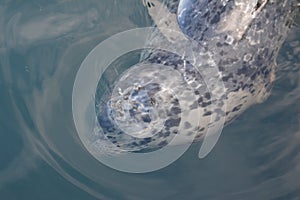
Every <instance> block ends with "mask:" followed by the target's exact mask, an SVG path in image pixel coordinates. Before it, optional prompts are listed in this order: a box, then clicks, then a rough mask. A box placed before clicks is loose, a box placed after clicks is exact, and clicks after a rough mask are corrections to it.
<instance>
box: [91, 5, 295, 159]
mask: <svg viewBox="0 0 300 200" xmlns="http://www.w3.org/2000/svg"><path fill="white" fill-rule="evenodd" d="M142 2H143V3H144V5H145V6H146V7H147V9H148V12H149V15H150V16H151V17H152V19H153V21H154V25H155V26H156V27H157V28H158V29H157V31H154V32H153V34H152V35H151V37H150V38H149V41H148V45H149V47H151V48H150V50H147V51H145V52H144V53H143V56H142V57H141V60H140V62H139V63H138V64H136V65H134V66H132V67H131V68H130V69H128V70H126V71H124V72H123V73H122V74H120V76H119V77H118V78H117V79H116V80H115V82H114V83H113V84H112V85H108V86H107V90H105V91H103V89H101V88H100V86H101V84H100V85H99V89H98V90H97V93H98V94H97V95H96V100H95V108H96V112H97V122H98V126H97V128H96V129H95V135H97V142H95V144H94V145H97V146H98V148H100V151H103V152H104V154H105V153H108V152H111V151H112V150H111V147H117V148H118V152H122V151H126V152H136V153H138V152H145V151H146V152H149V151H154V150H157V149H159V148H162V147H164V146H166V145H168V144H169V143H170V141H172V139H173V138H174V137H175V136H176V135H178V134H181V135H183V136H184V137H186V138H189V137H193V141H194V142H198V141H200V140H202V139H203V136H204V135H205V134H207V130H208V128H209V127H213V126H214V124H217V123H218V122H219V121H220V120H222V119H225V121H224V123H225V125H226V124H229V123H230V122H231V121H233V120H234V119H235V118H236V117H237V116H239V115H240V114H241V113H242V112H243V111H245V110H246V109H247V108H249V107H250V106H251V105H254V104H256V103H260V102H263V101H264V100H265V99H266V98H267V97H268V96H269V94H270V92H271V89H272V86H273V83H274V80H275V70H276V57H277V54H278V50H279V49H280V47H281V45H282V43H283V42H284V40H285V38H286V36H287V33H288V30H289V29H290V27H291V24H292V20H293V17H294V15H295V12H296V8H297V3H296V1H294V0H249V1H240V0H220V1H211V0H202V1H192V0H180V1H179V0H168V1H164V2H162V1H160V0H152V1H148V0H142ZM187 44H189V47H187V46H186V45H187ZM163 47H168V49H173V50H174V51H172V52H168V51H165V50H161V49H164V48H163ZM188 49H192V52H190V51H188ZM182 50H183V51H182ZM185 50H186V51H185ZM176 52H183V53H184V55H183V56H182V55H178V54H176ZM191 54H192V55H191ZM215 69H217V71H215ZM218 79H221V80H222V84H221V85H218V84H216V82H215V81H214V80H218ZM102 86H103V85H102ZM214 97H218V98H214ZM195 113H196V116H197V118H196V120H197V122H198V123H196V124H195V123H191V121H193V120H195V119H194V116H195ZM179 126H180V127H184V129H182V128H181V129H179ZM185 142H186V140H182V141H178V142H177V143H176V144H178V145H180V144H183V143H185ZM115 152H116V151H115V150H114V152H113V153H115Z"/></svg>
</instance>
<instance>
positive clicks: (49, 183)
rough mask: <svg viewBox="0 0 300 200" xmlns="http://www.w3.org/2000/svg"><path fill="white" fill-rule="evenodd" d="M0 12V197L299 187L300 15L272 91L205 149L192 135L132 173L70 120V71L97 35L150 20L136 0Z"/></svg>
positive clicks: (3, 6) (283, 193) (297, 192)
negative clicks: (187, 144)
mask: <svg viewBox="0 0 300 200" xmlns="http://www.w3.org/2000/svg"><path fill="white" fill-rule="evenodd" d="M0 15H1V17H0V27H1V30H2V31H1V34H0V92H1V99H0V100H1V105H2V112H1V113H0V136H1V140H0V141H1V145H0V197H1V198H3V199H53V198H56V197H57V199H59V198H60V199H97V198H98V199H141V198H143V199H154V198H157V199H166V198H173V199H177V198H178V199H182V198H184V197H185V198H188V199H199V198H201V199H297V198H298V197H299V196H300V182H299V180H300V161H299V160H300V159H299V158H300V157H299V156H300V152H299V150H300V149H299V148H300V147H299V146H300V145H299V141H300V140H299V139H300V121H299V120H300V116H299V113H300V112H299V111H300V107H299V104H298V102H299V100H300V86H299V83H300V80H299V77H300V71H299V69H300V64H299V63H300V56H299V55H300V40H299V34H300V28H299V25H298V26H296V27H294V29H293V31H292V32H291V34H290V36H289V39H288V41H287V42H286V43H285V45H284V47H283V49H282V50H281V53H280V56H279V58H278V65H279V68H278V80H277V82H276V85H275V88H274V90H273V93H272V95H271V97H270V98H269V99H268V100H267V102H265V103H263V104H260V105H257V106H255V107H252V108H251V109H250V110H248V111H247V112H246V113H245V114H243V115H242V116H241V117H240V118H239V119H238V120H236V121H235V122H234V123H233V124H231V125H230V126H229V127H227V128H225V130H224V133H223V135H222V136H221V139H220V141H219V142H218V144H217V146H216V148H215V149H214V150H213V152H212V153H211V154H210V155H209V156H208V157H207V158H205V159H203V160H199V159H198V158H197V151H198V149H199V144H195V145H193V146H192V147H191V149H190V150H189V151H188V152H187V153H186V154H185V155H184V156H183V157H182V158H181V159H179V160H178V161H177V162H175V163H174V164H173V165H171V166H169V167H168V168H165V169H163V170H160V171H157V172H154V173H149V174H143V175H132V174H125V173H120V172H117V171H114V170H112V169H109V168H107V167H105V166H103V165H102V164H100V163H99V162H97V161H96V160H95V159H94V158H93V157H91V156H90V155H89V154H88V153H87V152H86V150H85V148H84V147H83V146H82V144H81V142H80V140H79V139H78V136H77V133H76V131H75V128H74V124H73V119H72V111H71V109H72V108H71V101H72V99H71V96H72V87H73V83H74V79H75V75H76V72H77V70H78V68H79V66H80V64H81V62H82V61H83V59H84V58H85V57H86V55H87V54H88V53H89V52H90V50H91V49H93V47H94V46H95V45H97V44H98V43H99V42H101V41H103V40H104V39H106V38H108V37H109V36H110V35H113V34H115V33H118V32H121V31H124V30H128V29H131V28H134V27H141V26H149V25H150V24H151V20H150V19H149V17H148V16H147V15H145V9H144V7H143V6H142V3H141V2H140V0H134V1H133V0H132V1H128V0H122V1H121V0H101V1H99V0H89V1H85V2H84V3H83V2H82V1H79V0H76V1H75V0H72V1H70V0H65V1H63V0H56V1H43V0H39V1H38V0H35V1H30V2H29V1H9V0H6V1H2V3H0ZM299 21H300V17H298V18H297V20H296V22H295V23H296V24H297V23H298V24H299ZM53 169H54V170H53ZM57 172H58V173H57ZM70 183H72V184H73V185H75V186H77V187H74V186H73V185H72V184H70ZM30 185H32V186H30ZM35 188H38V189H35ZM61 188H63V189H61ZM64 189H65V190H64ZM66 191H67V192H66ZM32 197H34V198H32Z"/></svg>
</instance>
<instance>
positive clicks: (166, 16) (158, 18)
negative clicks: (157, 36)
mask: <svg viewBox="0 0 300 200" xmlns="http://www.w3.org/2000/svg"><path fill="white" fill-rule="evenodd" d="M142 1H143V4H144V5H145V6H146V7H147V8H148V13H149V15H150V16H151V18H152V20H153V21H154V23H155V25H156V26H157V28H158V29H159V30H160V32H161V33H162V34H163V35H164V36H165V37H166V38H167V39H168V40H169V41H170V42H174V41H176V38H175V37H176V35H177V36H178V33H181V32H182V31H181V29H180V27H179V25H178V22H177V15H176V13H172V12H170V10H169V9H168V7H167V6H166V5H165V4H164V3H162V2H161V1H159V0H142ZM173 31H174V32H176V33H175V34H172V32H173Z"/></svg>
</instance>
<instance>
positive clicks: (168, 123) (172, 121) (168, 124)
mask: <svg viewBox="0 0 300 200" xmlns="http://www.w3.org/2000/svg"><path fill="white" fill-rule="evenodd" d="M180 121H181V118H177V119H172V118H171V119H168V120H166V122H165V126H166V127H174V126H175V127H177V126H178V125H179V123H180Z"/></svg>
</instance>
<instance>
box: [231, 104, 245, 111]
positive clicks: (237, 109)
mask: <svg viewBox="0 0 300 200" xmlns="http://www.w3.org/2000/svg"><path fill="white" fill-rule="evenodd" d="M242 106H243V105H242V104H240V105H238V106H236V107H234V108H233V109H232V112H236V111H239V110H240V109H241V108H242Z"/></svg>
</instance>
